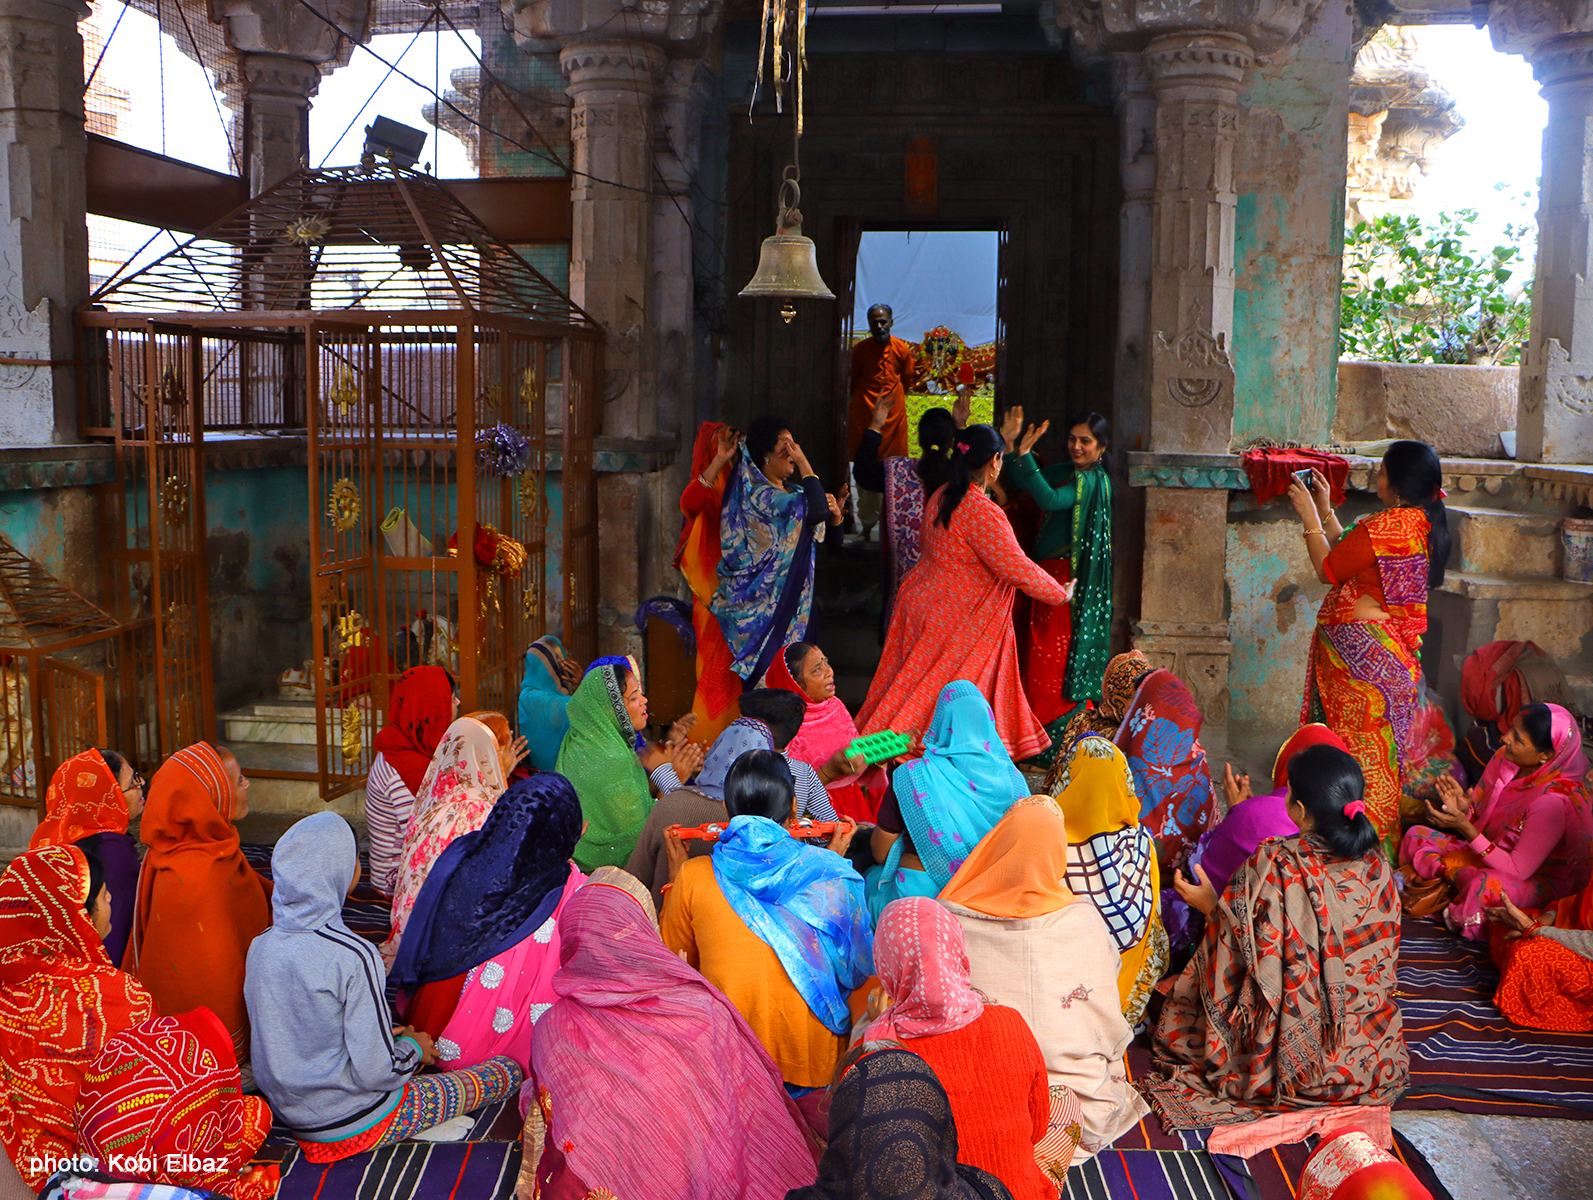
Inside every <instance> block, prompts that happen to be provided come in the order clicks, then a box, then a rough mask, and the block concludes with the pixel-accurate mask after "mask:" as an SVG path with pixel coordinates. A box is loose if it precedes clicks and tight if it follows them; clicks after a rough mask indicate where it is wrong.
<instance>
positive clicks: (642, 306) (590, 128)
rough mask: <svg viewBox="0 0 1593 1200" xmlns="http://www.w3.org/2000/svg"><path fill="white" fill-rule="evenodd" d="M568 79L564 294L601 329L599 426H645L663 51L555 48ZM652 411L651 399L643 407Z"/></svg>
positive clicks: (641, 46)
mask: <svg viewBox="0 0 1593 1200" xmlns="http://www.w3.org/2000/svg"><path fill="white" fill-rule="evenodd" d="M559 62H560V64H561V65H562V66H563V68H564V73H565V74H566V75H567V76H568V77H569V80H570V86H569V93H570V98H571V99H572V100H573V101H574V102H575V106H574V108H573V109H572V110H571V112H570V137H571V141H572V144H573V148H574V153H575V170H576V175H575V178H574V179H573V180H572V181H571V186H570V204H571V236H570V298H571V299H572V300H574V301H575V302H576V303H577V304H579V305H580V306H581V307H582V308H583V309H585V310H586V311H587V312H588V313H590V314H591V315H592V316H593V317H594V318H596V320H597V321H598V322H599V323H600V324H601V325H602V326H603V328H604V329H605V330H606V331H607V333H608V341H607V344H606V346H605V348H604V352H603V356H604V363H605V368H606V373H607V379H606V382H605V388H604V405H603V425H602V432H603V433H604V434H607V435H610V436H630V437H635V436H638V435H640V434H641V433H642V432H643V431H644V430H647V431H648V432H650V431H651V428H652V425H653V413H652V412H651V411H645V412H644V407H643V397H646V398H648V399H651V397H652V391H653V389H652V387H651V383H652V378H651V369H650V368H651V366H652V363H651V357H652V356H651V355H650V354H649V353H648V350H649V348H650V347H649V346H648V343H649V341H650V340H651V339H650V338H649V337H648V336H647V333H648V329H647V296H648V291H649V285H650V283H651V279H650V275H651V267H652V217H653V198H652V190H653V144H652V139H653V93H654V90H655V88H656V86H657V82H658V76H659V73H660V72H661V71H662V70H663V68H664V62H665V58H664V52H663V51H662V50H660V49H659V48H658V47H657V46H654V45H652V44H650V43H648V42H624V41H582V42H577V43H575V44H573V45H569V46H566V47H565V48H564V49H563V51H562V52H561V53H560V55H559ZM647 408H648V409H651V405H648V406H647Z"/></svg>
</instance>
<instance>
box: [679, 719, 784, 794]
mask: <svg viewBox="0 0 1593 1200" xmlns="http://www.w3.org/2000/svg"><path fill="white" fill-rule="evenodd" d="M773 749H774V735H773V734H772V733H770V732H769V727H768V726H767V725H765V724H764V723H763V722H762V721H754V720H753V719H752V718H751V717H737V718H736V719H735V720H734V721H732V722H730V724H729V725H727V726H726V727H725V731H724V732H723V733H721V734H720V735H719V736H718V737H716V738H715V739H714V744H713V745H712V746H711V747H709V749H708V756H707V757H706V758H704V759H703V762H702V770H701V771H699V772H697V780H696V782H695V783H693V784H692V785H691V786H692V787H694V788H696V789H697V791H699V792H701V793H702V794H703V795H705V796H711V797H713V798H714V799H715V800H721V801H722V800H723V799H724V798H725V776H726V775H728V774H729V773H730V768H731V767H732V766H734V765H735V762H736V759H738V758H740V757H741V756H742V755H743V754H745V753H747V751H749V750H773Z"/></svg>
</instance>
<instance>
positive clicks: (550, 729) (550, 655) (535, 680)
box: [515, 633, 581, 771]
mask: <svg viewBox="0 0 1593 1200" xmlns="http://www.w3.org/2000/svg"><path fill="white" fill-rule="evenodd" d="M580 680H581V664H580V663H578V662H576V661H575V660H574V659H573V658H570V657H568V656H567V655H566V654H565V653H564V643H563V642H561V641H560V640H559V639H558V638H556V637H554V636H553V634H551V633H549V634H544V635H543V636H542V637H539V638H538V639H537V640H536V641H534V642H532V643H531V648H530V649H529V650H527V651H526V652H525V670H524V671H523V673H522V675H521V679H520V701H519V704H518V705H517V707H516V713H515V715H516V716H517V717H518V722H517V725H518V728H519V730H520V736H521V737H523V738H525V740H526V758H527V759H528V760H530V763H531V765H532V766H533V767H535V768H536V769H537V770H538V771H551V770H553V766H554V764H555V763H556V762H558V760H559V747H560V746H561V745H563V743H564V735H565V734H567V733H569V732H570V718H569V715H568V714H567V713H566V712H565V709H566V708H568V707H569V703H570V694H571V693H572V692H574V691H575V687H576V684H578V683H579V682H580Z"/></svg>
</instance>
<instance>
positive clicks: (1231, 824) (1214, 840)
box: [1162, 785, 1300, 950]
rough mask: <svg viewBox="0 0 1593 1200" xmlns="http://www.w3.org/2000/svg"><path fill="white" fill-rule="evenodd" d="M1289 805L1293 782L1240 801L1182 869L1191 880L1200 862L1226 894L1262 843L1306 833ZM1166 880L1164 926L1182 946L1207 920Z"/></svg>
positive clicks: (1178, 946) (1176, 945)
mask: <svg viewBox="0 0 1593 1200" xmlns="http://www.w3.org/2000/svg"><path fill="white" fill-rule="evenodd" d="M1288 807H1289V788H1288V786H1287V785H1285V786H1283V787H1281V788H1279V789H1278V790H1277V791H1275V792H1268V793H1267V794H1266V795H1264V796H1251V797H1250V799H1248V800H1245V801H1243V802H1241V803H1239V804H1236V805H1234V806H1233V807H1232V808H1230V809H1229V810H1228V815H1227V816H1225V817H1224V818H1223V819H1222V821H1221V822H1220V823H1219V824H1218V825H1217V827H1216V828H1215V829H1212V830H1210V831H1209V832H1207V833H1204V834H1202V835H1201V837H1200V840H1199V841H1198V842H1196V843H1195V849H1194V852H1193V853H1191V854H1190V856H1189V863H1188V865H1187V866H1185V867H1183V868H1181V869H1182V870H1183V873H1184V874H1185V875H1186V876H1188V877H1189V878H1191V879H1194V878H1196V876H1195V864H1197V863H1198V864H1199V865H1200V866H1201V867H1203V868H1205V871H1206V878H1207V879H1209V880H1211V886H1212V887H1213V888H1214V889H1215V890H1216V892H1217V895H1219V896H1220V895H1222V894H1223V892H1225V891H1226V890H1227V888H1228V881H1229V880H1230V879H1232V878H1233V876H1234V872H1235V871H1237V870H1238V869H1239V868H1240V866H1241V865H1242V864H1243V863H1244V861H1245V860H1246V859H1247V858H1249V857H1250V856H1251V855H1252V854H1254V853H1255V852H1256V849H1257V848H1258V847H1259V846H1260V845H1261V843H1262V842H1264V841H1266V840H1267V839H1268V838H1273V837H1290V836H1292V835H1294V834H1296V833H1299V832H1300V831H1299V829H1298V828H1297V827H1296V825H1295V823H1294V822H1293V821H1291V820H1290V819H1289V813H1288ZM1163 882H1164V883H1165V884H1166V886H1165V887H1163V889H1162V924H1163V925H1165V926H1166V928H1167V937H1168V940H1169V941H1170V942H1171V943H1172V947H1173V949H1175V950H1178V949H1182V948H1183V947H1185V946H1188V945H1190V944H1191V943H1192V942H1194V941H1195V939H1197V938H1198V937H1199V936H1200V933H1201V929H1202V927H1203V925H1204V921H1203V919H1202V918H1201V915H1200V914H1199V913H1197V912H1194V911H1193V910H1192V909H1191V908H1190V907H1189V905H1187V904H1185V903H1184V901H1183V900H1182V898H1180V896H1179V895H1178V892H1177V890H1176V889H1175V888H1174V887H1173V882H1172V880H1171V879H1164V880H1163Z"/></svg>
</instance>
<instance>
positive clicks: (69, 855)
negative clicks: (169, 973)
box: [0, 846, 155, 1190]
mask: <svg viewBox="0 0 1593 1200" xmlns="http://www.w3.org/2000/svg"><path fill="white" fill-rule="evenodd" d="M88 889H89V868H88V860H87V859H86V858H84V857H83V852H82V851H81V850H78V849H77V848H76V847H75V846H47V847H45V848H44V849H42V850H29V851H27V852H26V853H24V854H19V855H18V856H17V857H16V858H15V859H13V860H12V862H11V865H10V866H9V867H7V868H6V871H5V874H4V875H0V1142H3V1143H4V1145H5V1149H6V1154H7V1155H8V1156H9V1157H10V1159H11V1162H12V1163H13V1164H14V1165H15V1166H16V1168H17V1170H19V1171H20V1172H21V1173H22V1178H23V1179H25V1180H26V1181H27V1184H28V1186H29V1187H31V1188H33V1189H34V1190H38V1188H39V1186H40V1185H41V1184H43V1182H44V1180H45V1178H46V1177H47V1176H48V1175H49V1174H50V1172H49V1171H42V1172H41V1171H36V1170H33V1169H32V1168H30V1166H29V1160H30V1159H35V1158H42V1157H45V1156H49V1157H54V1158H60V1157H61V1156H63V1155H68V1154H71V1153H72V1150H73V1148H74V1147H75V1146H76V1144H77V1139H76V1135H75V1133H74V1131H73V1127H72V1104H73V1101H74V1100H75V1099H76V1098H77V1090H78V1085H79V1084H80V1083H81V1081H82V1079H83V1073H84V1071H86V1070H87V1069H88V1066H89V1064H90V1063H91V1062H92V1061H93V1060H94V1057H95V1055H97V1054H98V1053H99V1052H100V1048H101V1047H102V1046H103V1045H104V1044H105V1041H106V1039H107V1038H109V1037H110V1036H111V1035H112V1034H115V1033H118V1032H120V1031H121V1030H123V1029H126V1028H127V1027H128V1026H130V1025H134V1024H136V1023H138V1022H139V1021H143V1020H147V1019H148V1018H150V1017H152V1016H154V1015H155V1002H154V1000H153V999H152V998H151V997H150V994H149V993H148V992H146V991H145V990H144V989H143V988H142V987H140V986H139V984H138V982H137V981H136V980H135V979H133V977H132V976H130V975H126V974H123V973H122V972H121V971H118V970H117V969H116V968H115V967H113V966H111V960H110V959H109V958H107V957H106V955H105V945H104V943H103V942H101V941H100V937H99V934H98V933H96V932H95V931H94V924H93V922H92V921H90V920H89V916H88V912H87V911H86V910H85V909H84V907H83V906H84V903H85V902H86V901H87V900H88Z"/></svg>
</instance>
